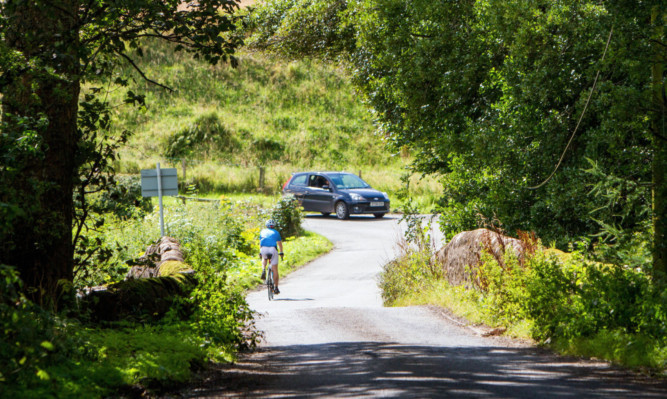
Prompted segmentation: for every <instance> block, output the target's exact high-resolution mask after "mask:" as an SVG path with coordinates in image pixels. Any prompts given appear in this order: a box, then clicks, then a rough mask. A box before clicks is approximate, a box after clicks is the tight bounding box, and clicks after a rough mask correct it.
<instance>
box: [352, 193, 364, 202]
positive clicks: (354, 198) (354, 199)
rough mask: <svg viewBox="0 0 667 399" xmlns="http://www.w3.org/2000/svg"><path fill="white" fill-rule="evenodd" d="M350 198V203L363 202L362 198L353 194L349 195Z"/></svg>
mask: <svg viewBox="0 0 667 399" xmlns="http://www.w3.org/2000/svg"><path fill="white" fill-rule="evenodd" d="M350 198H352V201H363V200H364V197H362V196H361V195H359V194H355V193H350Z"/></svg>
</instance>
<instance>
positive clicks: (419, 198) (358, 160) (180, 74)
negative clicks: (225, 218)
mask: <svg viewBox="0 0 667 399" xmlns="http://www.w3.org/2000/svg"><path fill="white" fill-rule="evenodd" d="M239 60H240V63H239V66H238V67H237V68H232V67H230V66H229V65H227V64H219V65H217V66H210V65H208V64H206V63H204V62H201V61H197V60H194V59H192V58H191V57H189V56H188V55H186V54H182V53H175V52H174V51H173V46H171V45H169V44H165V43H160V42H147V45H146V47H145V51H144V57H143V58H139V57H137V63H138V65H140V66H141V68H142V69H143V70H144V71H145V73H146V75H147V76H149V77H150V78H151V79H153V80H155V81H158V82H161V83H164V84H166V85H168V86H169V87H171V88H173V89H174V90H175V91H174V92H172V93H170V92H168V91H166V90H164V89H162V88H159V87H156V86H152V85H150V84H148V83H146V82H145V81H143V80H142V79H141V78H140V77H139V76H138V75H136V74H134V81H135V82H136V87H132V89H133V91H134V92H137V93H143V94H145V95H146V104H147V106H146V108H145V109H140V108H133V107H130V106H128V105H123V104H122V103H123V98H124V93H125V89H123V88H118V87H115V86H113V85H111V86H107V85H105V86H104V87H108V88H109V92H108V94H106V96H107V98H108V100H109V102H110V103H111V105H112V106H113V107H114V110H115V113H114V123H113V129H114V131H116V132H120V131H125V130H128V131H131V132H133V134H132V136H131V137H130V139H129V142H128V143H127V145H125V146H124V147H122V148H121V149H120V151H119V160H117V161H116V163H115V166H116V169H117V171H118V172H119V173H120V174H132V175H137V174H138V173H139V172H140V170H141V169H152V168H155V164H156V162H160V165H161V167H163V168H166V167H175V168H177V169H178V173H179V180H180V181H181V182H182V183H183V185H184V186H192V187H196V188H197V190H198V191H199V193H200V194H208V193H212V194H213V195H220V194H225V195H227V194H231V193H247V194H252V193H257V192H258V191H260V190H259V188H260V187H259V166H264V167H265V170H266V175H265V184H264V187H263V190H261V191H262V192H264V193H268V194H272V195H275V194H277V193H279V192H280V190H281V188H282V185H283V184H284V183H285V181H287V179H288V178H289V177H290V175H291V174H292V173H293V172H297V171H303V170H344V171H348V172H352V173H360V174H361V175H362V177H363V178H364V179H365V180H366V181H368V183H370V184H371V185H372V186H373V187H375V188H377V189H379V190H381V191H386V192H388V193H389V194H390V197H391V198H392V201H393V206H392V207H393V208H394V209H398V207H399V206H400V205H401V204H400V201H399V200H398V199H397V198H396V195H395V194H396V192H397V191H398V190H399V189H401V188H402V187H403V184H402V183H401V177H402V175H403V174H404V172H405V167H406V166H407V165H408V164H409V163H410V162H411V161H412V157H411V155H410V154H409V152H407V151H401V152H400V153H399V154H397V155H393V154H391V153H390V152H389V151H388V150H387V148H386V146H385V144H386V143H385V141H384V138H383V137H381V136H378V135H377V134H376V133H375V132H376V129H375V126H374V125H373V121H372V119H371V114H370V113H369V111H368V109H367V108H366V107H365V106H364V105H363V103H362V101H361V99H360V98H359V97H358V96H357V95H356V93H355V90H354V88H353V87H352V85H351V83H350V81H349V77H348V75H347V72H346V71H345V69H344V68H342V67H339V66H337V65H334V64H331V63H325V62H319V61H314V60H302V61H296V62H288V61H284V60H281V59H276V58H273V57H269V56H266V55H264V54H261V53H255V52H249V51H242V52H241V53H240V54H239ZM126 72H127V73H129V74H133V72H132V71H131V70H130V69H127V70H126ZM179 140H180V141H179ZM174 143H178V144H177V145H175V144H174ZM174 151H177V152H179V153H178V154H177V155H173V154H172V153H173V152H174ZM184 168H185V169H184ZM410 188H411V190H410V191H411V195H412V196H413V197H414V198H415V201H416V203H417V204H418V205H419V206H420V207H421V209H422V211H424V212H427V211H430V210H431V208H432V207H433V205H434V203H435V202H436V200H437V197H438V195H439V193H440V192H441V191H442V189H441V186H440V183H439V182H438V181H437V178H433V177H427V178H424V179H419V178H418V177H416V176H414V177H412V178H411V183H410Z"/></svg>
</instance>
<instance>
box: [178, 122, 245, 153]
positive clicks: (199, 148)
mask: <svg viewBox="0 0 667 399" xmlns="http://www.w3.org/2000/svg"><path fill="white" fill-rule="evenodd" d="M236 147H238V142H237V140H236V138H235V137H234V134H233V132H231V131H230V130H229V129H227V128H226V127H225V126H224V125H223V124H222V122H221V121H220V118H219V117H218V114H216V113H215V112H211V113H208V114H204V115H201V116H200V117H199V118H197V119H196V120H195V122H194V123H192V124H191V125H190V126H188V127H186V128H185V129H182V130H180V131H178V132H176V133H175V134H173V135H172V136H169V138H168V139H167V143H166V150H165V155H166V156H167V157H169V158H181V157H185V158H189V157H192V156H194V157H199V156H200V154H201V153H202V152H208V151H209V150H214V151H218V152H221V153H226V152H231V151H232V150H233V149H234V148H236ZM209 155H211V154H209Z"/></svg>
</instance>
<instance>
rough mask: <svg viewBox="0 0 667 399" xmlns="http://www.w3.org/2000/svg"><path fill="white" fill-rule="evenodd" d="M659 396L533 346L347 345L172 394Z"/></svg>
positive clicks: (636, 381)
mask: <svg viewBox="0 0 667 399" xmlns="http://www.w3.org/2000/svg"><path fill="white" fill-rule="evenodd" d="M665 392H667V382H666V381H664V380H651V379H648V378H642V377H638V376H637V375H634V374H630V373H628V372H626V371H623V370H620V369H616V368H614V367H610V366H608V365H607V364H605V363H601V362H591V361H586V362H584V361H581V360H577V359H565V358H562V357H556V356H554V355H550V354H548V353H545V352H544V351H541V350H539V349H535V348H506V347H464V348H443V347H430V346H412V345H402V344H392V343H377V342H351V343H331V344H321V345H293V346H282V347H268V348H262V349H260V350H258V351H257V352H254V353H251V354H247V355H244V356H242V357H241V359H240V360H239V361H238V362H237V363H236V364H233V365H226V366H220V367H219V368H218V369H216V370H213V371H210V372H209V374H208V375H207V376H206V378H205V379H204V380H203V381H201V383H199V384H198V385H196V386H193V387H191V388H189V389H188V390H187V391H182V392H181V393H180V394H179V396H180V397H187V398H194V397H197V398H212V397H355V398H356V397H410V398H434V397H448V398H451V397H453V398H480V397H492V398H584V397H585V398H664V397H665ZM172 397H173V396H172Z"/></svg>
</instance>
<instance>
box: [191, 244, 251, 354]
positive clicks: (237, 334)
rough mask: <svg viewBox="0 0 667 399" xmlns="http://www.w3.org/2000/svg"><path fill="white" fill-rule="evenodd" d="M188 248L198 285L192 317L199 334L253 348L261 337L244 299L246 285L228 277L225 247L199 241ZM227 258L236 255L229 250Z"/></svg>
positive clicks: (231, 344) (213, 341)
mask: <svg viewBox="0 0 667 399" xmlns="http://www.w3.org/2000/svg"><path fill="white" fill-rule="evenodd" d="M186 249H187V251H188V256H187V260H188V263H189V264H190V265H192V267H193V268H194V269H195V271H196V272H197V273H196V278H197V280H198V285H197V287H196V288H195V289H194V291H193V292H192V294H191V296H190V299H189V302H190V303H191V304H192V305H193V306H195V307H196V308H195V311H194V314H193V316H192V318H191V320H192V325H193V327H194V328H195V330H196V331H197V333H198V335H199V336H201V337H204V338H205V339H206V341H207V342H211V343H213V344H217V345H221V344H222V345H229V346H233V347H237V348H252V347H254V346H255V345H256V343H257V342H258V339H259V338H258V334H257V332H256V331H255V330H254V328H253V327H254V321H253V311H252V310H250V308H249V307H248V304H247V303H246V301H245V297H244V293H243V287H239V286H234V285H232V284H230V282H229V281H228V279H227V276H226V271H227V268H228V266H227V267H226V265H225V262H221V260H222V259H220V255H222V253H224V252H222V251H223V250H222V249H221V248H219V247H215V246H213V245H211V243H206V242H199V241H198V242H192V243H190V244H188V245H187V246H186ZM221 252H222V253H221ZM211 253H216V254H217V255H218V256H217V257H216V256H211ZM227 257H228V258H232V257H233V255H232V254H231V253H227Z"/></svg>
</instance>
